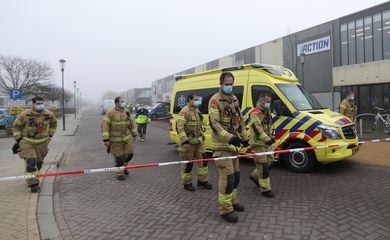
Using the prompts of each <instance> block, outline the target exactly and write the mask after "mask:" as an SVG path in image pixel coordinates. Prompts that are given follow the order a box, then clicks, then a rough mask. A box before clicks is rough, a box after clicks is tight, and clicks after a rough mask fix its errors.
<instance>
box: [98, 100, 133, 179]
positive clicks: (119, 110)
mask: <svg viewBox="0 0 390 240" xmlns="http://www.w3.org/2000/svg"><path fill="white" fill-rule="evenodd" d="M102 130H103V133H102V138H103V142H104V145H105V146H106V147H107V148H108V151H107V152H111V154H112V155H113V156H114V162H115V166H116V167H121V166H127V165H128V163H129V162H130V160H131V159H132V158H133V155H134V149H133V139H135V138H136V137H137V131H136V130H135V123H134V121H133V119H132V118H131V115H130V112H129V110H127V109H126V101H125V99H124V98H122V97H116V98H115V107H113V108H111V109H110V110H109V111H108V112H107V113H106V115H105V116H104V118H103V124H102ZM115 174H116V177H117V179H118V180H120V181H122V180H125V176H124V175H129V171H128V170H124V171H116V172H115Z"/></svg>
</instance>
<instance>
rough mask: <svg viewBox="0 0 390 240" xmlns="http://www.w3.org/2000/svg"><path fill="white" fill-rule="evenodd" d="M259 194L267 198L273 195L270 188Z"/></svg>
mask: <svg viewBox="0 0 390 240" xmlns="http://www.w3.org/2000/svg"><path fill="white" fill-rule="evenodd" d="M261 195H263V196H264V197H267V198H273V197H274V194H273V193H272V191H271V190H269V191H265V192H261Z"/></svg>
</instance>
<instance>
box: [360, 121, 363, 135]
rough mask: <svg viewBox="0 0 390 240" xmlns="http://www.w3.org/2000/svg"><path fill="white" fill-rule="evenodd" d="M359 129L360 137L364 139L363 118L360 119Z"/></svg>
mask: <svg viewBox="0 0 390 240" xmlns="http://www.w3.org/2000/svg"><path fill="white" fill-rule="evenodd" d="M359 128H360V129H359V135H360V137H361V138H362V137H363V119H362V118H360V119H359Z"/></svg>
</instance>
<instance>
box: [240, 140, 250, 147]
mask: <svg viewBox="0 0 390 240" xmlns="http://www.w3.org/2000/svg"><path fill="white" fill-rule="evenodd" d="M241 144H242V146H243V147H249V140H242V141H241Z"/></svg>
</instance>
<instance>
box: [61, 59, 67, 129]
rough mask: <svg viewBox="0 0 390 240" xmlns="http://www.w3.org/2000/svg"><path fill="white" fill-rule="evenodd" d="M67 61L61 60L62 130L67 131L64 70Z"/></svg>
mask: <svg viewBox="0 0 390 240" xmlns="http://www.w3.org/2000/svg"><path fill="white" fill-rule="evenodd" d="M65 62H66V61H65V60H64V59H60V67H61V72H62V130H63V131H65V130H66V129H65V91H64V70H65Z"/></svg>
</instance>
